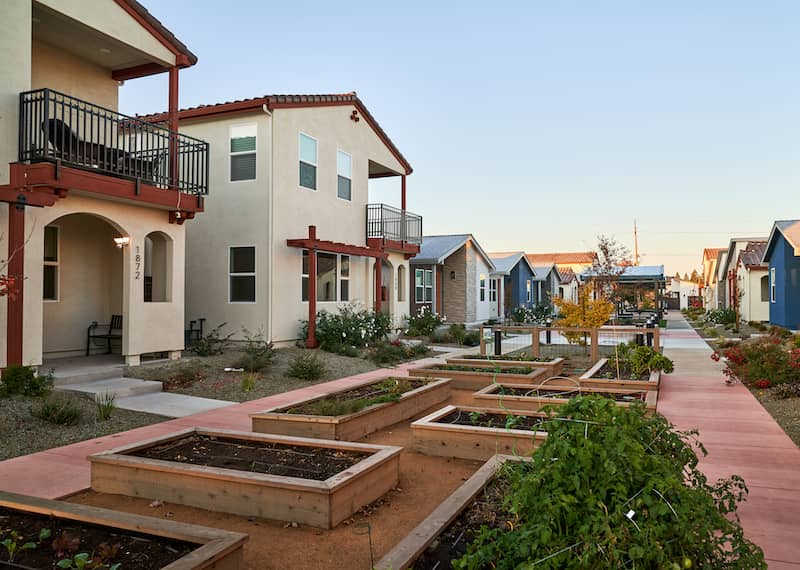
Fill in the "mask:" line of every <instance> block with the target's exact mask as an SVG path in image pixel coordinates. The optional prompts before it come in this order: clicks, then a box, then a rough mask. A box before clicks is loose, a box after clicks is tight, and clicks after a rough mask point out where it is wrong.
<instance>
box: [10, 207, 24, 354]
mask: <svg viewBox="0 0 800 570" xmlns="http://www.w3.org/2000/svg"><path fill="white" fill-rule="evenodd" d="M6 271H7V272H8V273H7V274H8V276H9V277H13V278H14V279H15V286H14V293H13V294H12V295H9V296H8V313H7V314H8V317H7V321H6V333H7V336H6V339H7V342H8V345H7V347H6V349H7V350H6V356H7V363H6V366H11V365H12V364H22V334H23V328H22V322H23V315H24V303H23V293H24V291H23V289H24V287H25V281H24V278H25V275H24V274H25V207H24V206H17V205H16V204H12V203H9V204H8V265H7V266H6Z"/></svg>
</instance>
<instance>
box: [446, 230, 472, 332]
mask: <svg viewBox="0 0 800 570" xmlns="http://www.w3.org/2000/svg"><path fill="white" fill-rule="evenodd" d="M451 275H453V277H451ZM473 275H474V269H473ZM468 283H470V280H469V278H468V268H467V248H466V246H463V247H462V248H461V249H459V250H458V251H456V252H455V253H453V254H452V255H451V256H450V257H448V258H447V259H446V260H445V262H444V264H442V311H443V313H444V316H446V317H447V320H448V321H450V322H451V323H466V322H469V320H468V319H469V292H468V290H467V289H468ZM473 292H474V285H473ZM473 299H474V297H473ZM472 307H473V309H472V310H473V311H474V310H475V309H474V307H475V302H474V300H473V302H472Z"/></svg>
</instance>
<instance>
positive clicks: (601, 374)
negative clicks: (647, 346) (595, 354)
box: [580, 358, 661, 391]
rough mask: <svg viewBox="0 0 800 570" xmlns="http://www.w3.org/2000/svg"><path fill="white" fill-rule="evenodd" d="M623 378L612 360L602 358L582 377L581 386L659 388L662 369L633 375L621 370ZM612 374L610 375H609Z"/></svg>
mask: <svg viewBox="0 0 800 570" xmlns="http://www.w3.org/2000/svg"><path fill="white" fill-rule="evenodd" d="M620 372H621V375H622V378H620V379H618V378H616V376H617V371H616V370H615V369H614V368H613V367H612V365H611V361H610V360H609V359H607V358H601V359H600V360H599V361H598V362H597V364H595V365H594V366H592V367H591V368H590V369H589V370H587V371H586V373H585V374H583V375H582V376H581V377H580V383H581V386H586V387H590V388H608V387H611V388H624V389H630V390H656V391H657V390H658V387H659V385H660V383H661V371H660V370H656V371H654V372H650V373H649V374H642V375H640V376H637V377H635V378H634V377H632V375H630V374H627V375H626V374H625V372H624V371H620ZM609 376H610V377H609Z"/></svg>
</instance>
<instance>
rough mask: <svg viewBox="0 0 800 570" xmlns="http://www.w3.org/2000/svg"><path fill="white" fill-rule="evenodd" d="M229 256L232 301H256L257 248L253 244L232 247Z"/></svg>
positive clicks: (230, 297)
mask: <svg viewBox="0 0 800 570" xmlns="http://www.w3.org/2000/svg"><path fill="white" fill-rule="evenodd" d="M229 257H230V262H229V263H230V265H229V268H228V273H229V279H230V287H229V288H230V296H229V300H230V302H231V303H255V302H256V248H255V247H252V246H247V247H231V248H230V256H229Z"/></svg>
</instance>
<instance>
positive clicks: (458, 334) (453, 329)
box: [447, 323, 467, 344]
mask: <svg viewBox="0 0 800 570" xmlns="http://www.w3.org/2000/svg"><path fill="white" fill-rule="evenodd" d="M447 332H448V333H450V337H451V338H452V339H453V340H454V341H455V342H456V343H458V344H464V337H465V336H467V327H465V326H464V325H462V324H457V323H453V324H452V325H450V327H448V329H447Z"/></svg>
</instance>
